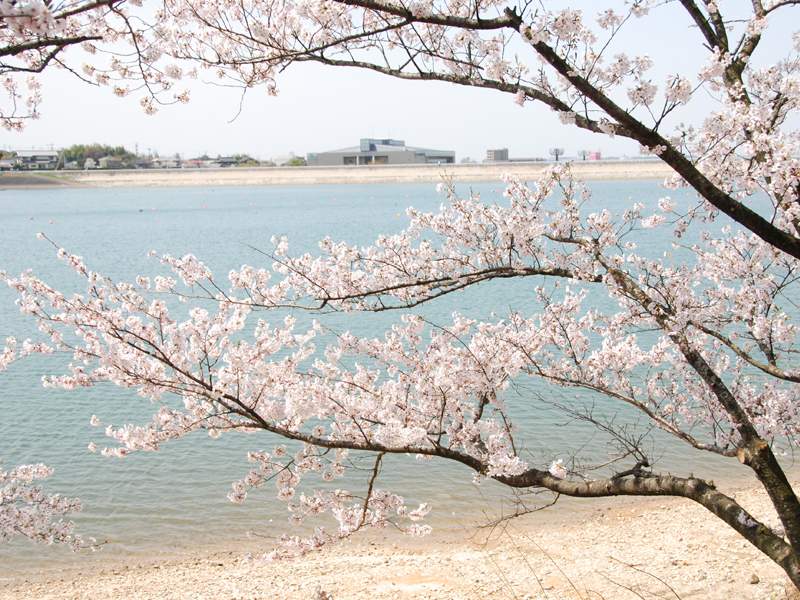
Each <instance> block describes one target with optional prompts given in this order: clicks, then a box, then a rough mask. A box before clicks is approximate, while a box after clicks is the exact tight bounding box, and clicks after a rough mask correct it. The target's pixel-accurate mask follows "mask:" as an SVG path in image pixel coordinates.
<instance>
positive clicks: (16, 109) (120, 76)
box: [0, 0, 189, 131]
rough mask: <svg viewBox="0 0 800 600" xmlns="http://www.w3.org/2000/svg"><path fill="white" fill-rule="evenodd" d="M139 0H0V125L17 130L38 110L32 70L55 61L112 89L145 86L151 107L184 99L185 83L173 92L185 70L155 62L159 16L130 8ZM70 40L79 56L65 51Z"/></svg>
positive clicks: (120, 90)
mask: <svg viewBox="0 0 800 600" xmlns="http://www.w3.org/2000/svg"><path fill="white" fill-rule="evenodd" d="M141 5H142V2H141V0H130V1H128V0H75V1H65V2H52V1H51V0H44V1H42V0H2V1H0V84H2V87H3V90H4V91H5V94H6V98H7V99H6V101H5V102H4V103H3V104H0V125H2V126H3V127H4V128H6V129H8V130H11V131H21V130H22V129H23V128H24V127H25V123H26V122H27V121H28V120H30V119H37V118H39V105H40V104H41V102H42V86H41V83H40V82H39V80H38V79H37V74H39V73H41V72H42V71H44V70H45V69H48V68H53V67H55V68H61V69H67V70H69V71H71V72H72V73H73V74H74V75H75V76H76V77H78V78H80V79H82V80H83V81H85V82H86V83H88V84H92V85H103V86H108V87H110V89H111V91H112V92H113V93H114V94H115V95H117V96H127V95H128V94H130V93H131V92H132V91H137V90H142V91H144V92H145V93H144V95H143V96H142V98H141V100H140V102H141V105H142V107H143V108H144V110H145V111H146V112H148V113H153V112H155V111H156V107H157V104H158V103H171V102H183V103H185V102H187V101H188V99H189V95H188V92H187V91H180V92H174V91H173V92H170V90H172V89H173V86H174V84H175V81H177V80H179V79H180V78H181V77H182V76H183V72H182V71H181V70H180V69H179V68H178V67H177V66H175V65H174V64H161V65H159V66H156V65H155V62H157V61H158V59H159V58H161V53H162V50H161V49H160V48H159V47H158V46H157V45H156V44H154V43H153V42H154V41H155V40H156V39H158V38H157V36H155V35H154V33H153V27H154V24H155V23H157V21H155V20H150V21H149V22H145V21H142V20H141V19H140V18H139V17H138V16H137V15H135V14H131V13H130V12H129V8H131V7H133V8H136V7H141ZM73 47H79V48H80V49H81V50H82V52H81V55H82V57H83V59H84V61H82V62H78V63H77V64H75V63H74V61H68V60H66V59H65V54H66V51H67V50H69V49H70V48H73ZM104 57H105V58H106V60H102V61H101V60H99V59H100V58H104Z"/></svg>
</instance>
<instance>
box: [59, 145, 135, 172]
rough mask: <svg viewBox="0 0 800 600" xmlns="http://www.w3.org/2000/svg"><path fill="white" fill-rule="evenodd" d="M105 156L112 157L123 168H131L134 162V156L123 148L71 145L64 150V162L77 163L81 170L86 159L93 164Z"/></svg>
mask: <svg viewBox="0 0 800 600" xmlns="http://www.w3.org/2000/svg"><path fill="white" fill-rule="evenodd" d="M105 156H113V157H114V158H117V159H119V160H121V161H122V163H123V165H124V166H125V167H133V166H135V162H136V155H135V154H134V153H133V152H130V151H128V150H126V149H125V147H124V146H106V145H104V144H73V145H72V146H70V147H69V148H66V149H65V150H64V162H65V163H69V162H72V161H77V163H78V166H79V167H80V168H83V166H84V163H85V162H86V159H87V158H91V159H92V160H94V161H95V162H97V161H99V160H100V159H101V158H103V157H105Z"/></svg>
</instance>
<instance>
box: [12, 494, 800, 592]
mask: <svg viewBox="0 0 800 600" xmlns="http://www.w3.org/2000/svg"><path fill="white" fill-rule="evenodd" d="M728 493H734V494H735V496H736V498H737V499H738V500H739V502H740V503H741V504H742V505H743V506H744V507H745V508H747V509H748V510H750V511H751V512H752V513H753V514H755V515H758V516H760V517H761V518H763V519H765V520H766V522H767V523H768V524H769V525H771V526H774V525H776V524H777V523H776V519H775V518H774V516H770V515H771V511H770V510H769V505H768V502H767V501H766V499H765V497H764V495H763V494H759V493H758V492H757V491H755V490H752V489H743V490H738V491H731V490H729V491H728ZM569 517H570V515H564V514H563V510H562V511H561V513H559V510H558V509H555V510H554V511H553V512H552V513H551V514H550V515H547V514H545V513H537V514H536V515H535V516H534V517H533V518H523V519H517V520H515V521H512V522H510V523H507V524H506V525H505V527H504V528H500V527H495V528H494V529H492V530H489V529H481V530H475V529H473V530H471V531H468V532H465V533H463V534H462V535H457V534H453V535H450V536H447V539H442V536H441V535H438V536H437V534H436V533H435V532H434V534H433V535H432V536H431V537H430V538H428V539H427V540H424V541H419V540H409V539H406V538H400V537H393V536H391V535H388V534H387V536H383V535H370V534H365V535H364V536H361V537H359V538H358V539H357V540H356V541H354V542H351V543H349V544H345V545H343V546H340V547H338V548H334V549H332V550H329V551H326V552H323V553H317V554H313V555H310V556H307V557H304V558H299V559H295V560H291V561H283V562H277V563H274V562H273V563H267V562H258V561H256V562H253V561H252V560H250V559H248V557H247V556H245V555H244V554H243V553H241V552H236V551H230V552H227V551H226V552H217V553H211V554H204V555H199V554H198V555H197V556H195V557H192V558H188V559H186V558H184V559H181V560H175V559H172V560H160V559H153V560H152V561H151V562H150V563H149V564H143V565H122V564H118V565H108V564H106V565H103V566H101V567H97V568H96V569H94V570H93V571H86V570H85V569H84V570H83V571H82V572H68V571H64V572H58V573H52V572H51V573H39V574H35V573H30V574H24V575H22V576H21V577H19V578H18V579H16V580H10V581H9V580H7V581H4V582H2V583H0V598H4V599H8V600H12V599H13V600H17V599H22V598H41V599H64V598H69V599H73V598H74V599H83V598H86V599H91V600H106V599H108V600H111V599H115V600H116V599H125V600H145V599H147V600H150V599H153V600H155V599H159V600H162V599H163V600H172V599H175V600H177V599H181V600H184V599H189V598H191V599H197V600H212V599H214V600H217V599H219V600H290V599H291V600H295V599H298V600H327V599H328V598H333V599H334V600H344V599H347V600H361V599H364V600H375V599H405V598H415V599H420V600H434V599H435V600H468V599H469V600H473V599H474V600H478V599H495V598H496V599H501V598H503V599H506V598H512V599H517V600H523V599H525V600H533V599H556V598H570V599H573V598H575V599H577V598H580V599H586V600H589V599H601V598H603V599H610V598H613V599H619V600H624V599H628V598H630V599H636V598H639V599H643V598H648V599H650V598H665V599H666V598H680V599H705V600H717V599H719V600H723V599H725V600H728V599H737V600H756V599H768V598H769V599H776V600H777V599H779V598H780V599H787V597H789V596H787V579H786V577H785V576H784V575H783V573H782V571H781V570H780V569H779V568H778V567H777V566H775V565H774V564H773V563H771V562H770V561H769V560H767V559H766V558H765V557H763V555H761V554H760V553H759V552H758V551H757V550H755V549H754V548H752V547H751V546H750V545H749V544H747V543H746V542H745V541H744V540H743V539H742V538H740V537H739V536H738V535H737V534H736V533H734V532H733V531H732V530H730V529H729V528H727V527H726V526H725V525H724V524H723V523H722V522H721V521H719V520H718V519H716V518H715V517H713V516H711V515H710V514H709V513H707V512H706V511H705V510H704V509H702V508H700V507H698V506H695V505H693V504H692V503H690V502H688V501H683V500H674V499H665V500H659V501H655V502H653V501H648V502H635V501H626V500H619V501H607V502H606V503H604V504H602V505H598V504H595V505H594V508H593V509H592V511H591V512H587V513H583V514H582V515H580V516H579V517H577V518H575V517H574V515H573V518H572V519H571V520H569V521H567V522H557V521H554V520H553V519H555V518H558V519H564V518H569ZM792 597H793V596H792Z"/></svg>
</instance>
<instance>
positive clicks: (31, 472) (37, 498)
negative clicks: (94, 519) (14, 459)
mask: <svg viewBox="0 0 800 600" xmlns="http://www.w3.org/2000/svg"><path fill="white" fill-rule="evenodd" d="M52 473H53V470H52V469H50V468H48V467H46V466H44V465H42V464H38V465H23V466H21V467H17V468H16V469H12V470H11V471H5V470H3V469H2V468H0V484H2V485H3V487H2V488H0V544H3V543H6V542H8V541H10V540H12V539H13V538H15V537H17V536H20V535H22V536H25V537H27V538H28V539H29V540H31V541H32V542H34V543H45V544H54V543H57V544H66V545H67V546H68V547H69V548H71V549H72V550H73V551H74V550H78V549H79V548H81V547H82V546H83V540H82V539H81V536H79V535H75V534H73V528H74V524H73V522H72V521H69V522H67V523H65V522H64V520H63V519H59V520H58V521H55V520H54V517H57V516H60V515H68V514H71V513H77V512H80V510H81V503H80V502H79V501H78V500H77V499H75V500H68V499H66V498H60V497H59V496H58V495H53V494H47V495H45V494H44V493H43V492H42V488H41V487H40V486H33V485H31V483H32V482H33V480H34V479H44V478H45V477H48V476H50V475H51V474H52ZM92 542H93V540H92Z"/></svg>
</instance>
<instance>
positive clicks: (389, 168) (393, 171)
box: [0, 160, 673, 189]
mask: <svg viewBox="0 0 800 600" xmlns="http://www.w3.org/2000/svg"><path fill="white" fill-rule="evenodd" d="M547 166H549V165H548V163H493V164H455V165H396V166H395V165H375V166H361V167H344V166H342V167H271V168H270V167H261V168H225V169H163V170H161V169H159V170H155V169H143V170H120V171H99V170H98V171H58V172H53V173H47V174H41V173H40V174H28V173H7V174H3V175H2V176H0V189H12V188H13V189H18V188H29V187H42V186H46V187H66V186H82V187H103V188H119V187H189V186H194V187H213V186H232V185H322V184H325V185H329V184H368V183H441V182H442V181H453V182H456V183H457V182H468V181H500V180H501V179H502V177H503V176H504V175H506V174H510V175H514V176H516V177H518V178H519V179H521V180H523V181H534V180H536V179H537V178H539V176H540V175H541V173H542V171H543V170H544V169H545V168H546V167H547ZM572 172H573V173H574V175H575V177H577V178H580V179H585V180H593V179H663V178H665V177H668V176H670V175H671V174H672V173H673V172H672V170H671V169H670V168H669V167H668V166H667V165H665V164H664V163H662V162H659V161H642V160H639V161H627V162H626V161H593V162H592V161H587V162H576V163H574V164H573V168H572Z"/></svg>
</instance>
